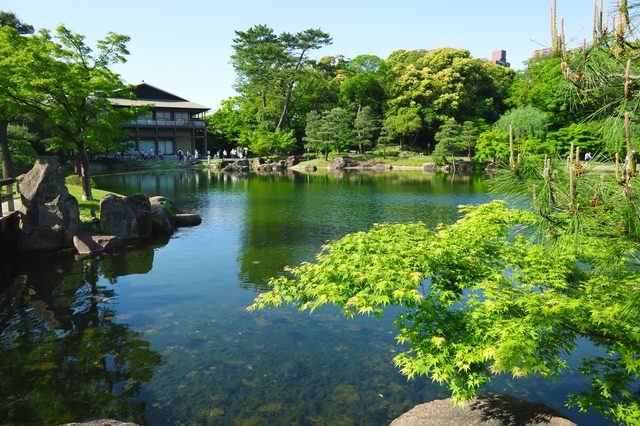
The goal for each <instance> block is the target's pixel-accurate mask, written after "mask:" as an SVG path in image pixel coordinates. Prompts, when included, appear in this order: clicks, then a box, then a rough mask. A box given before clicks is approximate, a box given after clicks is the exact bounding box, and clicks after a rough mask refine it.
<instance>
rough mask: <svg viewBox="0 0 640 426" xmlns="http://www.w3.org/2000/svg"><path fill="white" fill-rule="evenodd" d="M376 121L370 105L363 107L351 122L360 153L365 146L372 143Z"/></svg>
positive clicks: (363, 150)
mask: <svg viewBox="0 0 640 426" xmlns="http://www.w3.org/2000/svg"><path fill="white" fill-rule="evenodd" d="M377 122H378V120H377V119H376V117H375V115H374V113H373V110H372V109H371V107H370V106H366V107H364V108H363V109H362V111H361V112H360V114H359V115H358V117H357V118H356V119H355V121H354V123H353V128H354V133H355V140H356V142H357V143H358V145H359V147H360V152H361V153H364V152H365V149H366V147H368V146H371V145H372V144H373V138H374V134H375V132H376V131H377V130H378V127H377Z"/></svg>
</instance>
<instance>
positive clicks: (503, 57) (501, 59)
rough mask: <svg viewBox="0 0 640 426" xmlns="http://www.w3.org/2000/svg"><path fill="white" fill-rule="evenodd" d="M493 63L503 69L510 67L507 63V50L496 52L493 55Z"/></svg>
mask: <svg viewBox="0 0 640 426" xmlns="http://www.w3.org/2000/svg"><path fill="white" fill-rule="evenodd" d="M491 63H492V64H496V65H500V66H502V67H510V66H511V64H510V63H509V62H507V51H506V50H494V51H493V52H492V53H491Z"/></svg>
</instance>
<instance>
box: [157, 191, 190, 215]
mask: <svg viewBox="0 0 640 426" xmlns="http://www.w3.org/2000/svg"><path fill="white" fill-rule="evenodd" d="M149 203H151V205H152V206H153V205H154V204H160V205H161V206H164V205H165V204H167V205H168V206H169V207H170V208H171V210H172V211H173V213H175V214H178V213H184V211H182V209H180V207H178V205H177V204H176V203H174V202H173V201H171V200H170V199H168V198H167V197H163V196H162V195H156V196H155V197H151V198H149Z"/></svg>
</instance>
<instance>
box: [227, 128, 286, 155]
mask: <svg viewBox="0 0 640 426" xmlns="http://www.w3.org/2000/svg"><path fill="white" fill-rule="evenodd" d="M239 143H240V144H241V145H243V146H248V147H249V150H250V151H251V152H255V153H256V154H258V155H265V154H267V153H269V152H273V151H275V152H278V153H287V152H290V151H292V150H293V149H294V148H295V147H296V140H295V138H294V137H293V132H285V131H278V132H276V133H270V132H267V131H265V130H262V129H256V130H252V131H248V132H244V133H242V134H241V135H240V138H239Z"/></svg>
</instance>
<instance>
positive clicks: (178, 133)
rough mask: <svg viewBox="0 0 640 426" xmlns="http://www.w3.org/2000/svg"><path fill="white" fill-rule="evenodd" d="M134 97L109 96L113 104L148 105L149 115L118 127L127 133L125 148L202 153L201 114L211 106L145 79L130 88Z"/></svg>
mask: <svg viewBox="0 0 640 426" xmlns="http://www.w3.org/2000/svg"><path fill="white" fill-rule="evenodd" d="M133 92H134V93H135V95H136V97H137V100H135V101H132V100H129V99H126V98H111V104H112V105H114V106H117V107H123V108H126V107H130V106H134V105H151V108H150V111H149V115H146V116H144V117H139V118H138V119H137V120H136V121H130V122H128V123H126V124H123V125H122V126H123V127H124V128H126V129H129V130H130V132H131V136H130V137H129V140H130V142H131V143H129V144H128V146H127V148H126V151H127V152H133V151H135V150H137V151H139V152H140V151H145V152H151V150H152V149H153V151H154V152H159V151H160V152H162V153H163V154H166V155H173V154H175V153H176V152H178V149H181V150H182V151H183V152H185V153H186V152H187V151H190V152H194V151H195V150H196V149H197V150H198V151H199V152H200V153H202V154H204V155H206V152H207V127H206V122H205V120H204V116H205V114H206V112H207V111H209V110H210V109H211V108H209V107H206V106H203V105H199V104H196V103H194V102H190V101H188V100H186V99H184V98H181V97H179V96H176V95H174V94H171V93H169V92H166V91H164V90H162V89H158V88H157V87H154V86H152V85H150V84H147V83H145V82H142V83H139V84H137V85H136V88H135V89H134V90H133Z"/></svg>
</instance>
